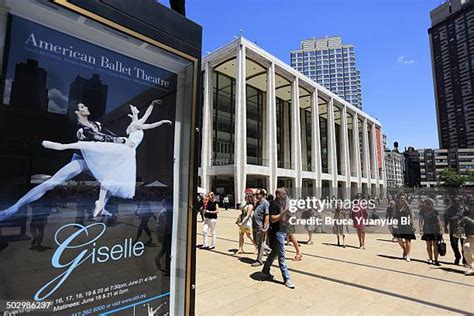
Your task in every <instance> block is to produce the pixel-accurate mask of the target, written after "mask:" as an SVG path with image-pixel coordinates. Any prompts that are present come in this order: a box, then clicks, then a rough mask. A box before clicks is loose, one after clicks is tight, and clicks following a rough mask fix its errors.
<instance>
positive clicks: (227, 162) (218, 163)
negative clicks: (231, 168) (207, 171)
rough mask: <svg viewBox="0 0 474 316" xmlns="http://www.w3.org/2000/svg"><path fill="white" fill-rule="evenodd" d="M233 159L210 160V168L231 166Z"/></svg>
mask: <svg viewBox="0 0 474 316" xmlns="http://www.w3.org/2000/svg"><path fill="white" fill-rule="evenodd" d="M233 164H234V158H231V157H227V158H214V159H212V160H211V165H212V166H225V165H233Z"/></svg>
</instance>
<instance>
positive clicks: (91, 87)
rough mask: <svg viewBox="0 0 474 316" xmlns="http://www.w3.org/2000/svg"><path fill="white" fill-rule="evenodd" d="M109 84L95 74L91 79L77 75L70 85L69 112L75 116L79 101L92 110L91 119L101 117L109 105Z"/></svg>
mask: <svg viewBox="0 0 474 316" xmlns="http://www.w3.org/2000/svg"><path fill="white" fill-rule="evenodd" d="M107 91H108V86H107V85H106V84H104V83H103V81H102V80H101V79H100V75H98V74H93V75H92V77H91V78H90V79H86V78H83V77H81V76H77V77H76V79H75V80H74V81H73V82H71V85H70V86H69V99H68V114H69V115H70V116H74V111H76V108H77V104H78V103H84V104H85V105H87V107H88V108H89V111H90V112H91V119H94V120H96V119H99V118H101V117H102V116H103V115H104V114H105V109H106V107H107Z"/></svg>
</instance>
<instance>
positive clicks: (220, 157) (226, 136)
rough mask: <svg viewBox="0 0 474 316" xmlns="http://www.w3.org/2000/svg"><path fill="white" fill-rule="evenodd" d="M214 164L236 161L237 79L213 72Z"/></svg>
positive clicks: (228, 163) (227, 163)
mask: <svg viewBox="0 0 474 316" xmlns="http://www.w3.org/2000/svg"><path fill="white" fill-rule="evenodd" d="M212 82H213V107H212V116H213V119H212V121H213V135H212V144H213V150H212V165H230V164H233V163H234V136H235V135H234V134H235V118H234V116H235V79H233V78H231V77H228V76H226V75H224V74H221V73H219V72H213V74H212Z"/></svg>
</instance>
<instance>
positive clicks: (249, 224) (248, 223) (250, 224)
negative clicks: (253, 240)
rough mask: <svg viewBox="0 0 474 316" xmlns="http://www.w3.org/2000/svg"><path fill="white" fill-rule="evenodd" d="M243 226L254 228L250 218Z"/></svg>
mask: <svg viewBox="0 0 474 316" xmlns="http://www.w3.org/2000/svg"><path fill="white" fill-rule="evenodd" d="M243 226H244V227H245V228H252V218H250V217H249V218H248V219H247V220H246V221H245V222H244V223H243Z"/></svg>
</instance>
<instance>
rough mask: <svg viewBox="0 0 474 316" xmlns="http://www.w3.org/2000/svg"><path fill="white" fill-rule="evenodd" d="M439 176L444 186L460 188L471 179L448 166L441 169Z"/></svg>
mask: <svg viewBox="0 0 474 316" xmlns="http://www.w3.org/2000/svg"><path fill="white" fill-rule="evenodd" d="M439 178H440V180H441V181H442V182H443V184H442V186H443V187H447V188H460V187H462V186H463V185H464V184H465V183H466V182H467V181H469V178H470V177H467V176H463V175H460V174H458V173H457V172H456V170H454V169H452V168H446V169H443V170H441V172H440V175H439Z"/></svg>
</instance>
